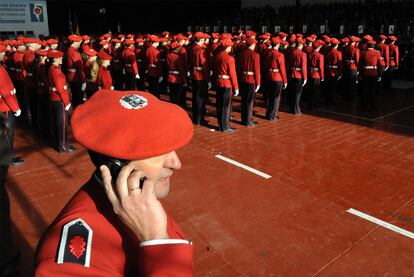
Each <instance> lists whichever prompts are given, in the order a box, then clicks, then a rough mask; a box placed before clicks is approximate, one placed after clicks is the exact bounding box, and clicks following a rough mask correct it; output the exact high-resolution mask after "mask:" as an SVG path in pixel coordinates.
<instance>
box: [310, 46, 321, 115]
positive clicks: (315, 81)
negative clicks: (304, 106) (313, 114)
mask: <svg viewBox="0 0 414 277" xmlns="http://www.w3.org/2000/svg"><path fill="white" fill-rule="evenodd" d="M324 44H325V43H324V42H323V41H322V40H317V41H315V42H314V43H313V47H314V50H313V51H312V52H311V53H310V54H309V85H308V88H309V89H308V91H309V99H310V101H309V102H310V108H311V109H314V108H317V107H318V106H319V97H320V86H321V82H323V81H324V80H325V65H324V64H325V63H324V56H323V55H322V54H321V53H319V51H320V50H321V48H322V47H323V45H324Z"/></svg>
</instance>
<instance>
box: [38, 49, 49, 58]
mask: <svg viewBox="0 0 414 277" xmlns="http://www.w3.org/2000/svg"><path fill="white" fill-rule="evenodd" d="M35 53H36V55H39V56H44V57H46V56H47V51H46V50H40V49H38V50H36V51H35Z"/></svg>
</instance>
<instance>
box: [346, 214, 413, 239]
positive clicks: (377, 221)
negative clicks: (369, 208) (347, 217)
mask: <svg viewBox="0 0 414 277" xmlns="http://www.w3.org/2000/svg"><path fill="white" fill-rule="evenodd" d="M347 212H348V213H350V214H353V215H356V216H359V217H361V218H363V219H366V220H368V221H371V222H373V223H375V224H378V225H380V226H382V227H384V228H386V229H389V230H391V231H394V232H397V233H399V234H401V235H403V236H406V237H409V238H411V239H414V233H412V232H409V231H407V230H404V229H402V228H400V227H397V226H395V225H392V224H390V223H388V222H385V221H382V220H381V219H378V218H375V217H373V216H370V215H367V214H364V213H363V212H360V211H357V210H354V209H352V208H350V209H348V210H347Z"/></svg>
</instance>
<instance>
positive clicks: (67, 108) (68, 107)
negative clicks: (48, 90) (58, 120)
mask: <svg viewBox="0 0 414 277" xmlns="http://www.w3.org/2000/svg"><path fill="white" fill-rule="evenodd" d="M69 109H70V103H69V104H68V105H67V106H66V107H65V110H67V111H69Z"/></svg>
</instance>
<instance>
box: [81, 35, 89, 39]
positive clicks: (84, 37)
mask: <svg viewBox="0 0 414 277" xmlns="http://www.w3.org/2000/svg"><path fill="white" fill-rule="evenodd" d="M82 39H83V40H90V39H91V37H90V36H88V35H84V36H82Z"/></svg>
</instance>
